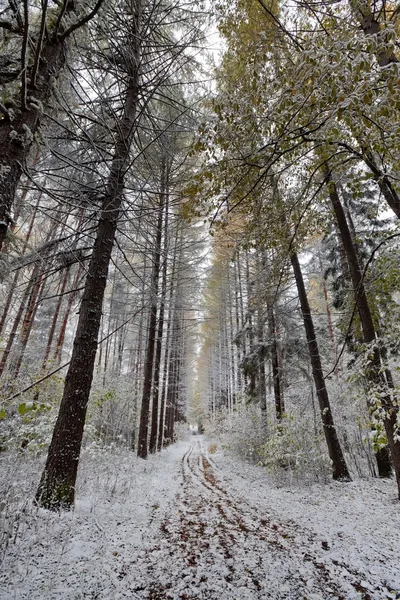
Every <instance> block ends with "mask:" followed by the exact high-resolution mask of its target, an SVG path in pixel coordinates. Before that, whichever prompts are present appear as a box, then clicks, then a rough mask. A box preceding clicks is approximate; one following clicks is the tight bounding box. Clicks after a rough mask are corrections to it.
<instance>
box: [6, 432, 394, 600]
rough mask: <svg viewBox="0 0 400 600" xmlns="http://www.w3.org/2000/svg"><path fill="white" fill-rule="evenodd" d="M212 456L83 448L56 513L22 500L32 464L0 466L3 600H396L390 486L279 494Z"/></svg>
mask: <svg viewBox="0 0 400 600" xmlns="http://www.w3.org/2000/svg"><path fill="white" fill-rule="evenodd" d="M208 448H209V442H207V441H205V440H204V439H203V438H202V437H201V436H192V437H191V438H190V439H188V440H186V441H184V442H180V443H178V444H176V445H174V446H172V447H170V448H168V449H167V450H165V451H164V452H163V453H162V454H161V455H157V456H152V457H150V458H149V459H148V460H147V461H142V460H140V459H137V458H136V457H135V456H133V455H132V453H128V452H125V451H114V452H109V451H108V452H107V453H105V452H104V453H99V452H98V451H97V452H96V453H93V452H91V451H90V450H87V451H86V452H85V454H84V456H83V458H82V461H81V469H80V476H79V490H78V501H77V505H76V508H75V510H74V511H72V512H70V513H63V514H61V515H59V514H54V513H50V512H47V511H43V510H38V509H36V508H35V507H33V506H32V505H31V503H30V498H31V497H32V495H33V492H34V489H35V485H36V483H37V481H38V479H39V475H40V470H41V466H42V465H41V464H40V463H39V461H37V460H33V459H29V458H26V457H24V458H23V459H22V458H21V457H20V458H16V459H15V461H10V457H9V455H8V456H4V455H3V457H2V458H1V462H0V466H1V469H2V471H1V472H2V477H3V479H2V482H1V485H2V488H1V492H2V496H1V497H0V508H1V510H2V517H1V526H2V530H3V531H6V532H7V536H6V535H3V534H2V532H1V531H0V535H1V536H2V537H1V538H0V540H2V543H3V549H4V561H3V564H2V572H1V575H0V598H1V599H2V600H3V599H4V600H11V599H18V600H25V599H29V600H39V599H40V600H80V599H84V598H85V599H93V600H94V599H99V600H106V599H107V600H118V599H120V598H133V599H151V600H158V599H160V600H161V599H164V598H169V599H176V600H178V599H182V600H189V599H194V598H197V599H213V600H214V599H215V600H228V599H229V600H230V599H235V600H236V599H237V600H242V599H243V600H246V599H252V598H254V599H263V598H275V599H293V600H297V599H306V600H313V599H315V600H317V599H320V600H321V599H333V598H335V599H343V600H346V599H352V598H359V599H364V600H369V599H370V600H372V599H374V600H375V599H376V600H378V599H382V600H384V599H388V598H400V558H399V557H400V505H399V503H398V501H397V500H396V496H395V486H394V483H393V482H384V481H376V480H374V481H357V482H354V483H348V484H340V483H332V484H330V485H327V486H322V485H318V486H313V487H307V488H298V487H293V488H292V489H289V488H277V487H276V486H274V484H273V482H272V481H271V480H270V479H269V478H268V476H267V475H266V473H265V471H264V470H263V469H262V468H260V467H254V466H249V465H248V464H246V463H244V462H241V461H239V460H237V459H235V458H233V457H231V456H229V455H226V454H224V453H223V452H221V451H220V450H219V449H218V450H217V452H216V453H212V454H210V453H209V452H208ZM1 556H2V555H0V557H1Z"/></svg>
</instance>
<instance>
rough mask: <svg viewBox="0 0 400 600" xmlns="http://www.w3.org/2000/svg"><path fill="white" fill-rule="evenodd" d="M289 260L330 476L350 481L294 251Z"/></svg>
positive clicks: (301, 276) (302, 280) (301, 275)
mask: <svg viewBox="0 0 400 600" xmlns="http://www.w3.org/2000/svg"><path fill="white" fill-rule="evenodd" d="M290 260H291V263H292V267H293V272H294V276H295V279H296V286H297V291H298V294H299V300H300V306H301V312H302V316H303V321H304V329H305V332H306V337H307V344H308V352H309V354H310V362H311V368H312V374H313V378H314V384H315V389H316V393H317V398H318V403H319V410H320V414H321V419H322V424H323V429H324V434H325V440H326V444H327V446H328V453H329V458H330V459H331V462H332V476H333V479H339V480H342V481H351V478H350V473H349V470H348V468H347V464H346V460H345V458H344V454H343V451H342V448H341V445H340V442H339V438H338V435H337V432H336V428H335V424H334V421H333V415H332V411H331V406H330V402H329V396H328V391H327V389H326V385H325V380H324V375H323V371H322V364H321V357H320V354H319V348H318V342H317V338H316V334H315V328H314V322H313V319H312V315H311V311H310V304H309V302H308V298H307V292H306V288H305V285H304V279H303V274H302V272H301V268H300V263H299V259H298V257H297V254H296V253H295V252H292V254H291V257H290Z"/></svg>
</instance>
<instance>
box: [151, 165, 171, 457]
mask: <svg viewBox="0 0 400 600" xmlns="http://www.w3.org/2000/svg"><path fill="white" fill-rule="evenodd" d="M165 169H166V173H165V191H164V192H163V191H162V193H164V194H165V220H164V249H163V260H164V262H163V268H162V286H161V298H160V312H159V315H158V329H157V341H156V354H155V360H154V375H153V404H152V415H151V431H150V447H149V450H150V452H151V453H152V454H154V452H155V451H156V450H157V427H158V423H159V421H160V420H161V419H159V415H158V411H159V395H160V369H161V353H162V341H163V331H164V316H165V302H166V299H167V265H168V262H167V250H168V171H167V169H168V166H167V165H166V166H165Z"/></svg>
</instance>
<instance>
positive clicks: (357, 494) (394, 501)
mask: <svg viewBox="0 0 400 600" xmlns="http://www.w3.org/2000/svg"><path fill="white" fill-rule="evenodd" d="M214 459H215V460H216V461H217V463H218V464H220V463H223V471H224V476H225V481H226V483H227V484H228V485H229V486H230V487H231V488H232V489H233V490H235V492H234V493H237V494H240V495H241V496H242V497H245V498H246V500H247V501H250V502H251V503H252V504H254V505H256V506H259V507H260V510H262V508H261V507H263V506H268V507H270V508H271V509H272V510H273V511H274V512H275V513H276V514H278V515H279V516H280V517H281V518H285V519H290V520H291V521H293V522H294V523H296V524H298V525H300V526H301V527H304V528H306V529H307V530H308V531H310V532H311V533H312V534H313V535H315V537H316V538H320V539H322V540H323V542H322V545H321V549H322V555H323V556H324V557H325V559H326V560H325V562H330V563H332V564H333V565H335V566H337V567H339V568H340V567H341V565H350V566H352V567H353V569H354V571H355V572H364V573H365V574H366V576H367V577H368V576H371V577H372V578H374V579H375V580H376V581H380V582H382V583H383V584H385V585H387V587H388V588H389V589H392V590H394V592H393V595H389V594H387V595H384V596H382V597H384V598H400V570H399V554H400V503H399V500H398V498H397V496H396V484H395V481H394V480H393V479H391V480H380V479H369V480H365V479H356V480H354V481H353V482H351V483H340V482H333V481H331V482H330V483H329V484H325V485H321V484H314V485H308V486H305V487H300V486H299V485H295V486H293V487H292V486H284V487H282V486H281V487H277V486H276V485H273V482H272V480H271V477H269V476H268V474H267V473H266V471H265V469H263V468H261V467H257V466H254V465H250V464H249V463H247V462H245V461H241V460H239V459H238V458H237V457H233V456H231V455H229V454H227V453H226V452H222V451H219V452H217V454H216V455H214ZM343 568H344V567H343ZM364 583H365V587H366V589H365V590H364V592H363V593H364V595H361V596H360V597H362V598H375V597H379V598H380V597H381V596H375V595H374V594H371V595H368V583H367V582H364Z"/></svg>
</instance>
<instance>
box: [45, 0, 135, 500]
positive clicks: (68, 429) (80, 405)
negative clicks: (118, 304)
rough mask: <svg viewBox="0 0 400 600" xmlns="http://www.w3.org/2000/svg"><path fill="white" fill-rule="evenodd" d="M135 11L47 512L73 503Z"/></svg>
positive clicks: (118, 187) (128, 109)
mask: <svg viewBox="0 0 400 600" xmlns="http://www.w3.org/2000/svg"><path fill="white" fill-rule="evenodd" d="M140 12H141V0H137V2H136V6H135V13H134V14H133V15H132V33H131V36H130V40H131V48H130V57H129V66H128V64H127V65H126V66H127V69H128V73H129V79H128V87H127V90H126V92H125V99H124V106H123V116H122V117H121V119H120V121H119V122H118V123H116V127H115V133H114V135H115V136H117V141H116V146H115V151H114V156H113V160H112V164H111V169H110V174H109V178H108V182H107V187H106V191H105V195H104V198H103V203H102V208H101V214H100V220H99V224H98V228H97V233H96V239H95V242H94V247H93V252H92V256H91V259H90V263H89V268H88V275H87V278H86V283H85V289H84V293H83V298H82V303H81V309H80V313H79V321H78V326H77V331H76V335H75V340H74V347H73V351H72V357H71V362H70V365H69V369H68V373H67V376H66V379H65V387H64V393H63V397H62V400H61V406H60V411H59V415H58V418H57V422H56V425H55V428H54V432H53V438H52V441H51V444H50V448H49V452H48V456H47V461H46V465H45V468H44V471H43V474H42V478H41V481H40V484H39V487H38V490H37V493H36V501H37V502H38V504H40V505H41V506H43V507H45V508H49V509H52V510H59V509H60V508H66V509H68V508H70V507H71V506H72V505H73V503H74V499H75V482H76V476H77V471H78V463H79V457H80V450H81V444H82V436H83V429H84V425H85V418H86V410H87V405H88V401H89V393H90V388H91V384H92V377H93V370H94V363H95V359H96V351H97V345H98V334H99V328H100V319H101V311H102V304H103V297H104V291H105V287H106V283H107V274H108V267H109V263H110V260H111V253H112V249H113V244H114V238H115V233H116V229H117V225H118V219H119V215H120V211H121V204H122V199H123V189H124V178H125V173H126V169H127V167H128V164H129V154H130V147H131V142H132V138H133V126H134V122H135V118H136V113H137V105H138V98H139V65H140V37H139V23H140Z"/></svg>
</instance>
